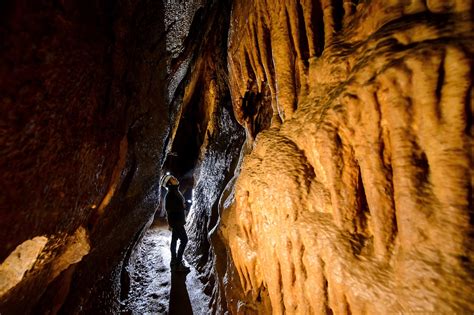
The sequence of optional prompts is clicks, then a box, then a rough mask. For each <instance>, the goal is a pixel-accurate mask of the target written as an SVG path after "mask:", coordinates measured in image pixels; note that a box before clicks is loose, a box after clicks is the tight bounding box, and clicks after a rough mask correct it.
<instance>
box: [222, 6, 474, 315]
mask: <svg viewBox="0 0 474 315" xmlns="http://www.w3.org/2000/svg"><path fill="white" fill-rule="evenodd" d="M231 21H232V22H231V23H232V25H231V30H230V34H231V35H230V38H229V52H228V58H229V59H228V60H229V69H230V84H231V88H232V99H233V103H234V110H235V112H236V115H237V117H238V118H239V121H240V122H241V123H242V124H244V125H245V126H246V127H247V129H248V131H249V134H250V135H251V136H250V137H249V138H248V141H250V142H252V145H253V149H252V151H251V153H250V154H249V155H247V156H246V157H245V158H244V161H243V165H242V169H241V174H240V176H239V178H238V180H237V183H236V187H235V200H234V201H233V204H232V205H231V206H230V207H229V208H228V209H227V210H226V212H225V213H224V214H223V220H222V225H221V236H222V238H223V239H224V240H225V242H226V243H227V247H228V250H229V252H230V253H231V255H232V258H233V263H234V264H235V266H236V269H237V271H238V277H234V279H235V278H238V279H239V282H240V283H241V285H242V287H243V289H244V294H240V295H239V294H236V295H235V296H239V297H240V298H241V299H246V305H242V304H240V305H238V303H234V304H232V303H229V304H230V305H229V308H230V309H231V310H232V312H233V313H242V314H244V313H245V314H249V313H261V312H264V311H265V312H272V313H273V314H325V313H334V314H366V313H368V314H388V313H410V312H427V313H442V314H453V313H457V314H460V313H465V312H468V313H469V312H473V311H474V303H473V300H474V299H473V294H472V292H473V291H472V288H473V280H474V279H473V274H472V270H473V269H472V261H473V259H474V256H473V251H472V249H473V248H472V241H473V239H472V232H473V227H472V217H473V212H472V211H473V207H472V186H473V178H474V173H473V171H472V160H473V152H474V151H473V138H472V136H473V126H472V118H473V107H474V105H473V100H472V60H473V58H472V56H473V55H472V54H473V50H472V49H473V47H474V45H473V39H472V34H473V33H472V31H473V24H472V3H471V1H435V0H433V1H416V0H413V1H377V0H372V1H360V3H359V1H342V0H341V1H326V0H321V1H304V0H301V1H297V0H296V1H295V0H287V1H263V0H259V1H235V3H234V6H233V11H232V17H231ZM270 119H271V123H265V124H262V123H261V122H262V121H265V122H268V121H270ZM255 136H256V137H255ZM222 276H224V277H225V276H229V277H231V276H232V275H230V274H227V275H222ZM227 300H228V301H229V300H231V299H230V298H228V299H227Z"/></svg>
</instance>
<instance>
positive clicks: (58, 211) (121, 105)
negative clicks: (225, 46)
mask: <svg viewBox="0 0 474 315" xmlns="http://www.w3.org/2000/svg"><path fill="white" fill-rule="evenodd" d="M0 7H1V9H0V15H1V19H0V20H1V22H0V42H1V43H2V44H0V91H1V92H0V108H1V115H0V143H1V145H0V146H1V152H0V154H1V159H0V182H1V183H2V189H3V192H2V194H0V207H1V212H0V243H1V244H2V246H0V261H1V262H5V261H6V260H5V258H7V257H9V255H10V254H11V253H12V252H14V250H15V249H16V248H18V245H20V244H29V243H28V242H29V241H28V240H31V239H37V238H46V239H47V243H46V244H45V246H44V248H42V250H41V252H40V253H39V255H38V256H37V257H36V258H35V259H33V260H32V261H31V262H30V263H31V265H29V267H28V266H27V267H28V268H26V269H27V270H25V273H24V276H23V277H22V278H21V280H20V281H19V282H18V283H16V284H15V285H14V286H13V287H10V288H9V290H7V291H3V290H2V293H1V296H0V313H2V314H20V313H21V314H27V313H30V312H37V313H44V312H53V313H54V312H56V311H58V310H59V309H60V308H61V305H63V303H66V305H67V309H68V311H69V312H75V311H77V309H81V308H82V309H84V310H89V311H91V312H98V311H102V312H105V311H106V310H109V311H111V310H113V309H114V308H112V307H111V308H109V306H110V304H114V307H115V309H114V310H116V309H117V305H116V303H117V302H116V301H117V300H118V297H117V296H118V295H119V294H120V274H121V271H122V270H121V264H122V261H123V259H124V257H125V256H126V255H125V254H126V252H127V250H128V248H129V247H130V246H131V245H133V242H134V241H136V239H137V238H138V237H137V234H139V233H140V230H141V229H142V228H143V226H144V225H145V223H146V222H147V221H148V220H149V218H150V216H151V215H152V214H153V212H154V210H155V207H156V204H157V200H158V198H159V196H158V194H159V191H158V190H157V189H156V187H154V185H155V184H156V181H155V178H156V177H159V174H158V170H159V166H160V163H161V158H162V152H163V143H164V139H165V137H166V136H167V128H168V119H169V116H168V105H167V103H166V96H165V95H166V94H165V90H164V87H165V83H164V82H165V79H164V77H165V74H166V59H165V57H166V54H165V49H166V46H165V44H166V43H165V41H164V36H163V34H164V14H163V12H162V7H161V4H160V2H153V3H152V2H151V1H128V2H126V3H124V2H123V3H122V2H121V3H118V2H117V1H93V0H91V1H59V2H58V1H4V2H3V3H2V4H1V5H0ZM20 248H21V247H20ZM25 248H26V247H25ZM25 253H27V252H25ZM28 257H29V256H28ZM104 257H107V259H106V261H104ZM25 266H26V264H25ZM0 269H2V270H5V269H3V265H2V267H1V268H0ZM1 280H2V281H0V282H3V280H4V279H1ZM71 283H72V284H73V285H71V286H70V284H71ZM50 284H51V285H50ZM2 287H3V284H2ZM102 292H107V295H108V296H107V299H106V298H103V297H102V296H101V293H102Z"/></svg>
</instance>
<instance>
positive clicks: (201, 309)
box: [122, 219, 209, 315]
mask: <svg viewBox="0 0 474 315" xmlns="http://www.w3.org/2000/svg"><path fill="white" fill-rule="evenodd" d="M170 241H171V232H170V231H169V230H168V226H167V223H166V221H165V220H163V219H161V220H156V221H155V222H154V223H153V225H152V226H151V227H150V228H149V229H148V231H147V232H146V234H145V235H144V237H143V239H142V241H141V243H140V244H138V245H137V248H136V249H135V251H134V254H133V255H132V257H131V258H130V263H129V265H128V266H127V271H128V273H129V275H130V287H129V292H128V296H127V298H126V300H124V301H122V311H123V313H125V314H182V315H186V314H207V313H208V312H209V297H208V296H207V295H206V294H204V286H203V284H202V283H201V281H200V279H199V276H198V273H197V271H196V269H194V267H193V266H191V265H190V268H191V271H190V272H189V273H184V272H171V270H170V259H171V255H170V250H169V247H170ZM188 265H189V264H188Z"/></svg>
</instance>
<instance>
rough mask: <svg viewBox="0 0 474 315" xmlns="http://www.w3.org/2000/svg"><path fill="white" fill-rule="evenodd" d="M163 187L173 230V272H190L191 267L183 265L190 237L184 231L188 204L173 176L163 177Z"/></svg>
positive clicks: (166, 207) (169, 223)
mask: <svg viewBox="0 0 474 315" xmlns="http://www.w3.org/2000/svg"><path fill="white" fill-rule="evenodd" d="M162 182H163V184H162V185H163V186H164V187H165V188H166V194H165V209H166V215H167V218H168V225H169V226H170V228H171V231H172V234H171V271H180V272H188V271H189V267H187V266H185V265H184V264H183V253H184V249H185V248H186V244H187V243H188V236H187V235H186V230H185V229H184V224H185V223H186V220H185V219H186V216H185V213H184V211H185V210H186V204H185V201H184V197H183V195H182V194H181V192H180V191H179V181H178V180H177V179H176V177H174V176H173V175H170V174H167V175H165V176H164V177H163V181H162ZM178 239H179V248H178V252H177V253H176V243H177V241H178Z"/></svg>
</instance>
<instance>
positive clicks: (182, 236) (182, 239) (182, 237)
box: [176, 226, 188, 262]
mask: <svg viewBox="0 0 474 315" xmlns="http://www.w3.org/2000/svg"><path fill="white" fill-rule="evenodd" d="M176 230H177V237H178V238H179V248H178V255H177V257H176V259H177V260H178V262H181V261H182V260H183V253H184V249H185V248H186V244H187V243H188V235H186V230H185V229H184V226H180V227H179V228H177V229H176Z"/></svg>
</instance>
